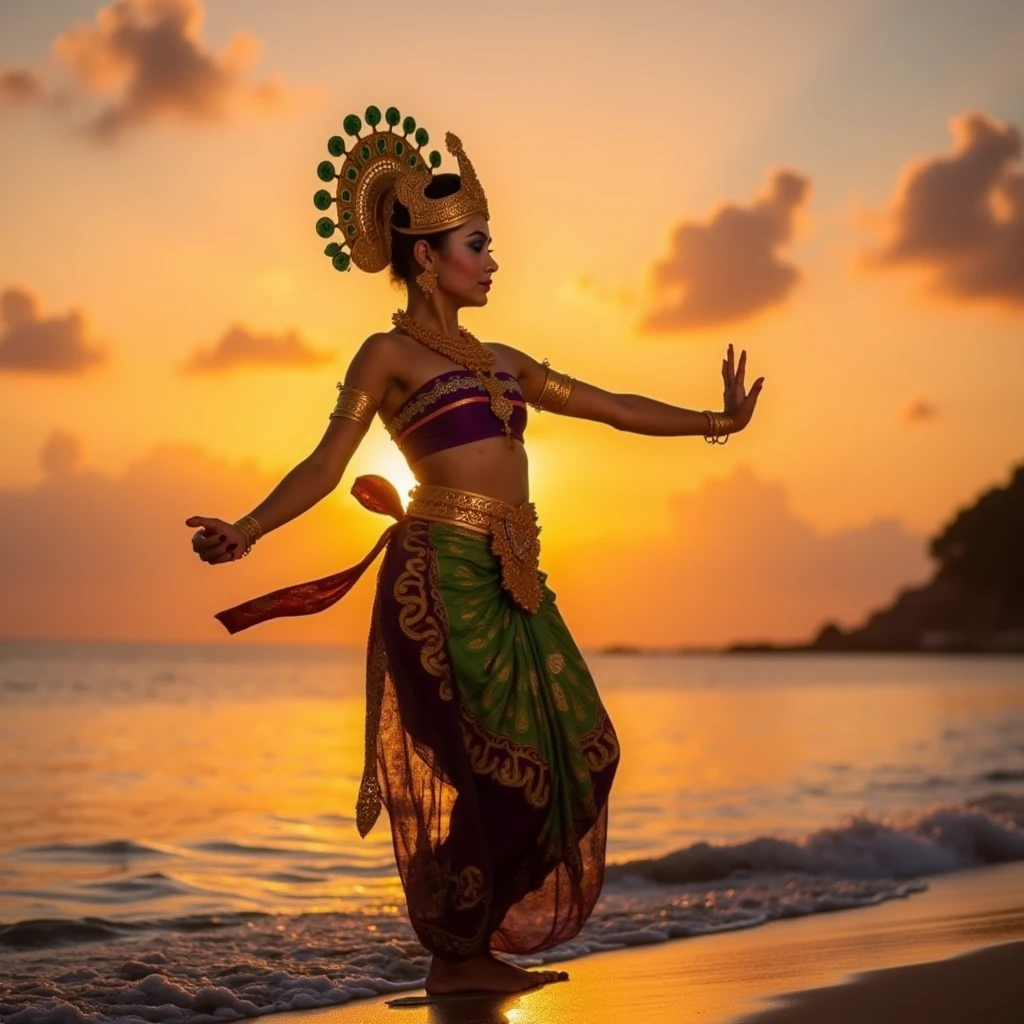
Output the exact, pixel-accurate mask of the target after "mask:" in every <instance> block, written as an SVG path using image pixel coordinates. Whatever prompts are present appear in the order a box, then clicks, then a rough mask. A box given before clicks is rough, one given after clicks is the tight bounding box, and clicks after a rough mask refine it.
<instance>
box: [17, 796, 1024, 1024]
mask: <svg viewBox="0 0 1024 1024" xmlns="http://www.w3.org/2000/svg"><path fill="white" fill-rule="evenodd" d="M1010 860H1024V799H1021V798H1019V797H1013V796H1009V795H1006V794H991V795H989V796H988V797H985V798H982V799H979V800H975V801H971V802H969V803H965V804H955V805H953V804H947V805H939V806H934V807H932V808H930V809H929V810H927V811H925V812H922V813H918V814H914V815H908V816H905V817H903V818H900V819H898V820H897V819H894V818H885V819H882V818H877V819H876V818H870V817H866V816H864V817H856V818H851V819H849V820H847V821H844V822H843V823H842V824H840V825H838V826H836V827H835V828H831V829H821V830H818V831H815V832H813V833H811V834H809V835H807V836H804V837H800V838H796V839H784V838H779V837H763V838H761V839H755V840H753V841H751V842H748V843H733V844H723V845H719V846H713V845H711V844H707V843H697V844H695V845H693V846H691V847H688V848H687V849H685V850H679V851H676V852H675V853H671V854H668V855H667V856H664V857H658V858H650V859H646V860H632V861H627V862H625V863H621V864H613V865H609V866H608V868H607V873H606V885H605V888H604V890H603V892H602V895H601V898H600V900H599V902H598V904H597V907H596V908H595V910H594V913H593V914H592V915H591V917H590V919H589V920H588V922H587V924H586V925H585V926H584V928H583V930H582V931H581V932H580V934H579V935H578V936H577V937H576V938H575V939H573V940H571V941H570V942H567V943H563V944H562V945H561V946H558V947H556V948H555V949H552V950H547V951H545V952H544V953H542V954H539V955H537V956H533V957H513V958H511V959H513V960H514V961H515V962H516V963H519V964H520V965H522V966H535V965H538V964H541V963H546V962H551V961H556V960H558V961H561V960H568V959H572V958H573V957H578V956H584V955H587V954H589V953H593V952H598V951H604V950H611V949H621V948H624V947H629V946H637V945H645V944H651V943H660V942H665V941H669V940H671V939H676V938H682V937H688V936H697V935H707V934H711V933H714V932H722V931H731V930H737V929H741V928H751V927H755V926H758V925H760V924H763V923H765V922H768V921H772V920H778V919H780V918H787V917H798V916H804V915H808V914H816V913H822V912H826V911H832V910H837V909H843V908H852V907H862V906H868V905H872V904H876V903H880V902H882V901H884V900H888V899H895V898H901V897H906V896H909V895H911V894H912V893H914V892H919V891H921V890H923V889H925V888H927V882H926V881H925V878H926V877H927V876H928V875H931V874H935V873H937V872H946V871H954V870H958V869H961V868H968V867H976V866H979V865H983V864H994V863H998V862H1002V861H1010ZM190 925H191V927H190ZM83 940H86V941H88V946H87V947H83V945H82V944H81V943H82V941H83ZM69 941H73V942H75V945H74V946H72V947H68V946H66V945H62V944H58V943H66V942H69ZM0 943H4V944H5V945H6V946H7V947H8V949H11V950H12V951H13V950H17V952H16V954H15V955H16V957H17V964H16V967H15V966H14V964H13V963H12V962H10V963H7V964H5V963H4V962H3V961H0V1016H3V1017H4V1018H5V1020H6V1024H85V1022H92V1021H101V1020H102V1021H107V1020H116V1019H119V1018H120V1019H124V1018H135V1019H142V1020H146V1021H151V1022H157V1024H159V1022H162V1021H171V1020H173V1021H176V1022H180V1024H214V1022H217V1021H221V1022H222V1021H231V1020H238V1019H242V1018H246V1017H252V1016H257V1015H262V1014H266V1013H271V1012H275V1011H284V1010H297V1009H311V1008H313V1007H323V1006H337V1005H340V1004H342V1003H346V1002H349V1001H350V1000H353V999H358V998H362V997H366V996H373V995H377V994H380V993H384V992H396V991H400V990H405V989H411V988H418V987H420V986H421V985H422V983H423V979H424V977H425V975H426V970H427V967H428V964H429V955H428V954H427V952H426V951H425V950H424V949H423V948H422V947H421V946H420V944H419V943H418V942H417V941H416V938H415V936H414V935H413V933H412V930H411V928H410V926H409V924H408V922H407V921H406V919H405V917H404V914H403V913H402V911H401V908H399V907H395V906H384V905H382V906H378V907H370V908H367V909H366V911H365V912H362V913H308V914H297V915H281V914H274V915H266V914H247V913H243V914H224V915H196V916H195V917H193V918H190V919H181V918H179V919H169V920H167V921H153V922H149V923H141V924H140V923H136V924H133V925H123V924H119V923H115V922H109V921H105V920H103V919H98V918H94V919H86V920H83V921H77V922H60V923H58V922H41V921H36V922H21V923H19V924H14V925H10V926H8V927H7V928H0ZM8 968H9V969H10V973H9V975H7V976H5V974H4V971H5V970H7V969H8Z"/></svg>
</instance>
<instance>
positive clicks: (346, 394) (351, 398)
mask: <svg viewBox="0 0 1024 1024" xmlns="http://www.w3.org/2000/svg"><path fill="white" fill-rule="evenodd" d="M337 388H338V403H337V405H335V407H334V412H332V413H331V415H330V416H329V417H328V418H329V419H334V417H335V416H342V417H344V418H345V419H349V420H355V421H356V423H361V424H362V425H363V426H364V427H368V426H369V425H370V424H371V423H372V422H373V414H374V413H375V412H376V411H377V399H376V398H374V397H373V395H370V394H367V392H365V391H360V390H359V388H354V387H352V386H351V385H350V384H342V383H341V381H338V384H337Z"/></svg>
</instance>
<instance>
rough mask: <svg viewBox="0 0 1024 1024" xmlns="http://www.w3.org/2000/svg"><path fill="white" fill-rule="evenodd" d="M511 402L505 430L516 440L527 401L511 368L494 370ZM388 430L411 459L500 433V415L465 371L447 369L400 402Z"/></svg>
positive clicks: (520, 436)
mask: <svg viewBox="0 0 1024 1024" xmlns="http://www.w3.org/2000/svg"><path fill="white" fill-rule="evenodd" d="M494 376H495V377H497V378H498V380H500V381H501V382H502V383H503V385H504V387H505V395H506V397H507V398H508V399H509V401H510V402H511V403H512V418H511V419H510V420H509V430H510V431H511V433H512V436H513V437H514V438H515V439H516V440H517V441H522V440H523V431H524V430H525V429H526V402H525V401H524V399H523V393H522V391H520V390H519V384H518V382H517V381H516V378H515V376H514V375H513V374H511V373H506V372H505V371H503V370H499V371H498V372H497V373H495V374H494ZM386 427H387V431H388V433H389V434H390V435H391V437H392V440H394V442H395V444H397V445H398V447H399V450H400V451H401V452H402V454H403V455H404V456H405V458H406V461H407V462H408V463H410V464H412V463H413V462H418V461H419V460H420V459H422V458H423V457H424V456H426V455H433V453H434V452H441V451H444V450H445V449H446V448H454V447H456V446H457V445H460V444H468V443H469V442H470V441H480V440H482V439H483V438H485V437H504V436H505V429H504V427H503V426H502V423H501V420H499V419H498V417H497V416H495V415H494V413H493V412H491V399H490V395H489V394H488V393H487V390H486V389H485V388H484V386H483V384H482V383H481V382H480V378H479V377H477V375H476V374H475V373H473V372H472V371H470V370H461V369H460V370H448V371H447V372H445V373H439V374H438V375H437V376H436V377H431V379H430V380H428V381H427V382H426V383H425V384H423V385H421V386H420V387H418V388H417V389H416V390H415V391H414V392H413V393H412V394H411V395H410V396H409V397H408V398H407V399H406V400H405V401H404V402H403V403H402V405H401V407H400V408H399V409H398V411H397V412H396V413H395V415H394V416H392V417H391V420H390V422H389V423H387V424H386Z"/></svg>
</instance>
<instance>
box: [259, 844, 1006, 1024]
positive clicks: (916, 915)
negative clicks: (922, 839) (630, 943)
mask: <svg viewBox="0 0 1024 1024" xmlns="http://www.w3.org/2000/svg"><path fill="white" fill-rule="evenodd" d="M566 966H567V969H568V970H569V973H570V979H571V980H570V981H569V982H567V983H559V984H555V985H549V986H547V987H546V988H544V989H540V990H538V991H535V992H531V993H528V994H525V995H520V996H515V997H509V998H505V999H495V1000H488V999H462V1000H458V1001H450V1002H448V1003H446V1004H444V1005H433V1006H429V1007H417V1008H401V1009H399V1008H392V1007H388V1006H387V1005H386V1000H387V999H392V998H395V996H394V995H392V996H386V997H380V998H376V999H369V1000H365V1001H357V1002H354V1003H352V1004H349V1005H346V1006H342V1007H338V1008H335V1009H323V1010H308V1011H302V1012H298V1013H289V1014H283V1015H281V1017H280V1018H279V1019H286V1020H290V1019H292V1018H294V1019H295V1020H296V1021H298V1020H299V1019H301V1020H302V1021H303V1022H304V1024H311V1022H312V1021H314V1020H315V1021H316V1022H317V1024H327V1022H332V1024H376V1022H379V1021H395V1020H403V1021H408V1022H409V1024H415V1022H417V1021H423V1022H429V1024H569V1022H574V1024H575V1022H580V1021H587V1022H605V1021H607V1022H609V1024H617V1022H619V1021H623V1022H625V1021H634V1020H637V1019H639V1018H640V1017H642V1018H643V1020H644V1022H645V1024H683V1022H689V1021H700V1022H701V1024H719V1022H721V1024H726V1022H732V1021H736V1022H738V1021H750V1022H755V1024H804V1022H811V1021H814V1022H818V1024H820V1022H823V1021H827V1022H829V1024H846V1022H849V1024H854V1022H856V1024H861V1022H866V1021H870V1022H871V1024H888V1022H890V1021H891V1022H893V1024H895V1022H899V1024H911V1022H915V1021H929V1022H930V1024H943V1022H950V1024H952V1022H954V1021H956V1022H964V1021H972V1022H973V1021H978V1022H982V1021H983V1022H985V1024H1000V1022H1004V1021H1005V1022H1010V1021H1014V1022H1016V1021H1019V1020H1020V1019H1021V1018H1020V1013H1021V998H1022V997H1024V980H1022V979H1024V864H1020V863H1016V864H1005V865H998V866H995V867H988V868H982V869H978V870H968V871H960V872H956V873H955V874H951V875H947V876H940V877H936V878H932V879H930V883H929V889H928V890H927V891H926V892H923V893H919V894H917V895H914V896H911V897H908V898H907V899H903V900H890V901H887V902H885V903H882V904H879V905H877V906H873V907H865V908H860V909H855V910H844V911H838V912H835V913H830V914H816V915H813V916H811V917H804V918H798V919H794V920H784V921H776V922H772V923H770V924H767V925H764V926H763V927H758V928H752V929H747V930H744V931H739V932H723V933H720V934H717V935H708V936H702V937H699V938H693V939H681V940H676V941H669V942H665V943H662V944H659V945H657V946H653V947H646V948H640V949H630V950H621V951H615V952H608V953H598V954H595V955H592V956H589V957H586V958H583V959H578V960H572V961H569V962H568V963H567V965H566ZM402 994H405V995H416V994H420V995H421V994H422V990H420V991H418V992H408V993H402Z"/></svg>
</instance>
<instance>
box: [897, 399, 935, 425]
mask: <svg viewBox="0 0 1024 1024" xmlns="http://www.w3.org/2000/svg"><path fill="white" fill-rule="evenodd" d="M938 414H939V410H938V409H937V408H936V407H935V406H934V405H932V403H931V402H929V401H928V400H927V399H926V398H915V399H914V400H913V401H912V402H911V403H910V404H909V405H908V406H907V407H906V409H904V410H903V419H904V420H905V421H906V422H907V423H922V422H924V421H925V420H932V419H935V417H936V416H938Z"/></svg>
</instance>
